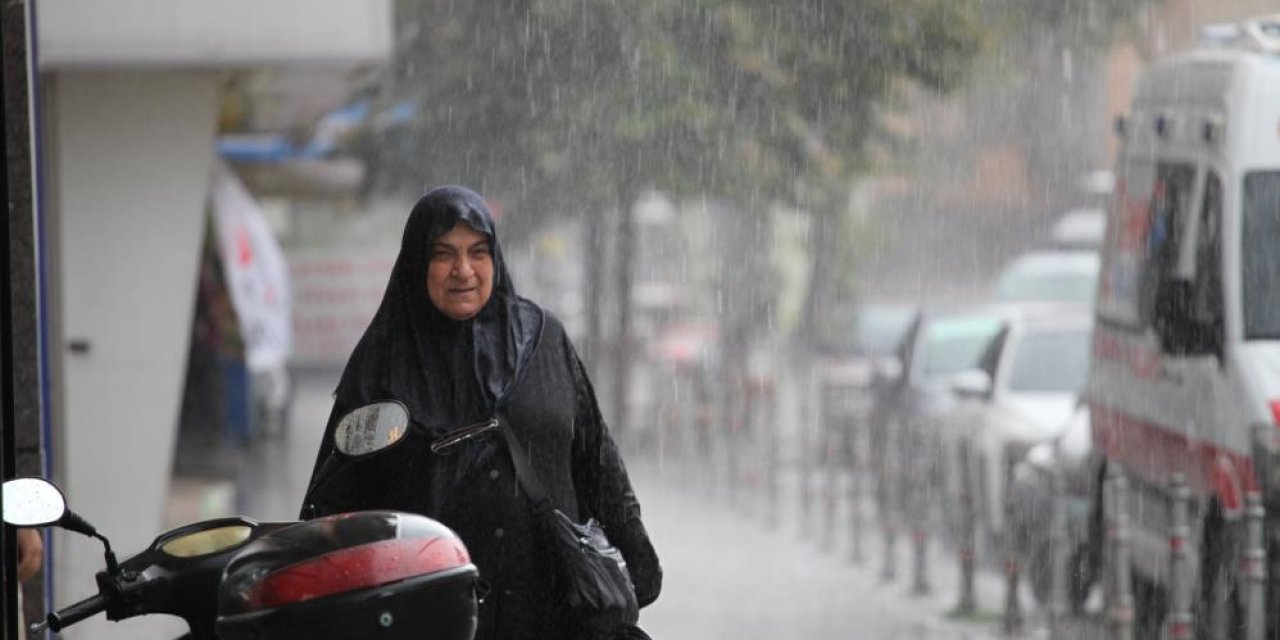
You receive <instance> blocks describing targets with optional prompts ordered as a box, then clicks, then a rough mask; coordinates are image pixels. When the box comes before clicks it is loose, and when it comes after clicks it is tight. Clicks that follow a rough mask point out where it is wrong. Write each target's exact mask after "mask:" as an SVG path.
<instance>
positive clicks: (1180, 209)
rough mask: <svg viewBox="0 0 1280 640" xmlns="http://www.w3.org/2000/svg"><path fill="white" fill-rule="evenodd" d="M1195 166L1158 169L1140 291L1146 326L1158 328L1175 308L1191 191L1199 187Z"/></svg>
mask: <svg viewBox="0 0 1280 640" xmlns="http://www.w3.org/2000/svg"><path fill="white" fill-rule="evenodd" d="M1195 175H1196V172H1195V168H1194V167H1192V166H1191V165H1173V164H1160V165H1159V166H1158V167H1157V169H1156V183H1155V189H1154V192H1153V193H1152V197H1151V209H1150V218H1149V220H1148V223H1149V227H1148V230H1147V241H1146V246H1145V247H1144V251H1143V253H1144V256H1145V260H1144V261H1143V262H1144V263H1145V268H1144V269H1143V274H1142V285H1141V290H1140V296H1141V297H1140V304H1141V307H1140V310H1141V318H1142V320H1143V321H1144V322H1143V324H1148V325H1150V324H1154V323H1155V322H1156V321H1159V320H1160V319H1161V317H1162V316H1163V315H1164V314H1166V313H1168V309H1165V308H1164V307H1165V306H1167V305H1169V304H1175V303H1176V300H1174V299H1173V297H1172V296H1170V295H1168V294H1169V285H1170V284H1171V282H1172V281H1173V279H1174V278H1173V277H1174V275H1175V269H1176V267H1177V256H1178V244H1179V242H1180V240H1181V238H1182V229H1183V226H1184V225H1185V224H1186V222H1187V217H1188V216H1187V210H1188V207H1189V206H1190V204H1191V202H1190V201H1191V190H1192V187H1193V185H1194V183H1195Z"/></svg>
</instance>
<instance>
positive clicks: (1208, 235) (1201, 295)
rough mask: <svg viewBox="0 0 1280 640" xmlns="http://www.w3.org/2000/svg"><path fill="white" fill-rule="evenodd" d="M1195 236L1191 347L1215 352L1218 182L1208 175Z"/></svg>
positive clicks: (1218, 336)
mask: <svg viewBox="0 0 1280 640" xmlns="http://www.w3.org/2000/svg"><path fill="white" fill-rule="evenodd" d="M1199 222H1200V224H1199V229H1198V230H1197V232H1196V281H1195V286H1194V288H1193V289H1192V298H1191V316H1192V321H1193V322H1194V324H1195V326H1196V330H1197V331H1200V332H1202V334H1203V335H1201V336H1199V337H1198V338H1197V339H1196V340H1195V343H1196V344H1198V345H1200V346H1201V347H1202V348H1203V349H1204V350H1206V351H1211V352H1217V351H1218V350H1219V349H1220V348H1221V345H1222V316H1223V312H1222V181H1221V180H1219V178H1218V174H1216V173H1212V172H1210V173H1209V176H1208V178H1207V179H1206V181H1205V185H1204V203H1203V205H1202V206H1201V207H1200V221H1199Z"/></svg>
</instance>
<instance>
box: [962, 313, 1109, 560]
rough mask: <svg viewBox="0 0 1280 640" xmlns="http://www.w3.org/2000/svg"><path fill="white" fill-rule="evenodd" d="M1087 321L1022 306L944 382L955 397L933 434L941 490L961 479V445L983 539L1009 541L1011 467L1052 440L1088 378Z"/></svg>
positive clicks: (1085, 315) (1082, 315)
mask: <svg viewBox="0 0 1280 640" xmlns="http://www.w3.org/2000/svg"><path fill="white" fill-rule="evenodd" d="M1091 322H1092V319H1091V316H1090V314H1089V313H1088V310H1087V309H1085V308H1083V307H1080V306H1075V305H1069V306H1063V305H1034V306H1026V307H1021V308H1019V309H1018V310H1017V311H1014V312H1009V313H1007V314H1006V317H1005V319H1004V322H1003V325H1002V328H1001V330H1000V332H999V335H998V336H996V337H995V339H993V340H992V341H991V342H990V344H989V345H988V347H987V349H986V351H985V352H984V353H983V354H982V357H981V358H980V359H979V360H978V361H977V363H976V365H975V366H974V367H973V368H971V369H970V370H968V371H964V372H961V373H959V374H957V375H955V376H953V377H952V378H951V383H952V389H953V390H954V392H955V398H956V399H955V401H954V403H953V405H952V407H951V408H950V410H949V411H948V412H947V414H946V416H944V417H943V418H942V419H941V422H942V425H941V427H940V428H939V429H938V432H939V434H940V436H941V440H942V452H943V461H944V462H943V463H942V464H941V465H940V466H941V467H942V472H943V473H944V474H945V475H946V477H947V478H948V482H947V483H946V486H947V487H948V490H950V491H953V492H956V493H957V494H958V492H959V491H960V490H961V486H962V485H961V483H962V482H964V481H965V479H964V478H963V476H962V473H961V462H960V455H961V454H960V448H961V447H968V448H969V451H970V452H971V455H972V457H971V458H970V460H971V464H970V465H969V471H970V473H971V475H970V476H969V480H968V482H969V483H970V484H969V485H968V486H970V487H972V488H974V490H975V493H974V495H975V497H976V501H975V509H976V511H977V516H978V523H979V524H978V526H979V531H980V532H981V533H982V534H983V535H982V536H981V537H982V539H985V540H987V541H989V542H991V543H993V544H996V545H1000V544H1003V543H1004V542H1005V541H1007V540H1008V538H1007V537H1005V536H1006V527H1005V524H1006V523H1005V513H1004V506H1005V497H1006V496H1005V490H1006V487H1007V482H1008V480H1009V478H1010V473H1011V471H1012V465H1013V463H1015V462H1017V461H1019V460H1021V459H1022V458H1023V456H1024V455H1025V454H1026V452H1027V450H1028V449H1030V448H1031V447H1033V446H1035V445H1037V444H1039V443H1042V442H1047V441H1049V440H1052V439H1053V438H1054V437H1056V436H1057V435H1058V434H1059V433H1060V432H1061V431H1062V429H1063V428H1064V426H1065V425H1066V424H1067V422H1068V419H1069V418H1070V417H1071V413H1072V410H1073V408H1074V406H1075V404H1076V396H1077V394H1078V393H1079V392H1080V390H1081V388H1082V387H1083V386H1084V383H1085V378H1086V376H1087V374H1088V363H1089V335H1090V330H1091ZM944 504H952V505H954V504H959V502H958V501H953V500H948V501H945V502H944ZM958 521H959V520H958V518H956V517H954V514H952V517H948V522H950V523H952V524H954V523H956V522H958Z"/></svg>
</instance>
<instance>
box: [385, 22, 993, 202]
mask: <svg viewBox="0 0 1280 640" xmlns="http://www.w3.org/2000/svg"><path fill="white" fill-rule="evenodd" d="M976 1H977V0H973V2H966V1H964V0H960V1H957V0H905V1H904V0H860V1H856V2H855V1H848V0H800V1H798V2H788V3H776V2H771V1H768V0H737V1H731V0H645V1H638V2H620V1H617V0H470V1H468V2H460V1H458V0H401V2H400V3H399V4H398V5H397V21H398V23H399V25H400V34H399V46H398V53H397V60H396V63H395V68H394V70H393V72H392V74H391V78H390V79H389V82H388V83H387V84H386V86H385V87H384V94H383V96H382V97H383V99H384V100H387V101H389V102H390V101H397V100H402V99H410V100H413V101H414V102H415V103H416V104H417V105H418V108H419V111H418V113H419V116H418V118H417V119H416V120H415V121H414V122H412V123H411V124H410V125H409V126H408V127H407V128H403V129H399V130H392V131H389V132H388V135H387V136H385V137H382V138H380V139H377V140H376V141H375V142H376V144H375V145H374V150H375V151H376V152H377V156H378V164H379V169H380V175H382V176H385V178H387V179H388V180H389V184H390V185H393V186H395V187H400V188H406V187H407V188H410V189H418V188H420V187H421V185H423V184H425V183H432V182H444V181H465V182H468V183H470V184H478V185H479V186H480V187H481V188H482V189H484V190H485V191H486V192H487V193H495V194H501V195H502V196H503V197H504V198H505V199H507V200H508V201H510V202H512V203H520V204H521V205H524V206H533V205H532V203H547V204H548V205H549V204H550V203H551V202H556V203H557V204H558V205H561V206H564V205H566V204H568V205H570V206H571V205H572V203H573V202H574V201H581V200H582V199H583V198H584V197H587V198H589V197H592V196H593V195H594V196H595V197H608V196H609V195H611V194H612V190H614V189H616V188H617V186H618V185H619V184H620V183H630V184H633V185H635V186H642V187H652V188H657V189H660V190H663V191H667V192H670V193H673V194H676V195H680V194H688V193H699V194H701V193H710V194H712V195H716V196H724V197H728V198H730V199H742V198H743V195H742V194H747V193H752V194H756V195H755V196H753V197H758V198H761V199H763V200H767V201H775V200H781V201H789V202H797V201H799V197H798V189H797V180H799V179H802V178H805V177H806V176H810V175H814V176H821V177H823V178H824V179H832V180H843V179H846V178H847V177H848V176H850V175H854V174H857V173H858V172H860V171H863V170H865V168H866V159H865V153H866V150H867V146H868V144H869V143H870V142H871V141H873V140H874V138H875V136H876V134H877V132H878V130H879V122H878V118H877V108H878V107H879V106H880V105H882V104H883V102H884V100H885V99H886V98H887V97H888V95H889V94H890V93H891V92H892V91H893V89H894V86H895V83H897V82H900V81H901V80H902V79H904V78H905V79H908V80H913V81H917V82H919V83H921V84H923V85H925V86H928V87H931V88H937V89H946V88H949V87H951V86H954V85H955V84H956V83H957V82H958V81H959V80H960V79H961V78H963V77H964V70H965V68H966V67H967V65H968V62H969V60H970V59H971V58H972V56H973V55H974V54H975V53H976V52H977V50H978V49H979V44H980V36H981V33H980V29H979V25H978V23H977V18H978V13H979V12H978V11H977V8H976V5H975V2H976ZM602 190H603V192H604V193H603V194H601V193H600V192H601V191H602ZM544 206H545V205H544Z"/></svg>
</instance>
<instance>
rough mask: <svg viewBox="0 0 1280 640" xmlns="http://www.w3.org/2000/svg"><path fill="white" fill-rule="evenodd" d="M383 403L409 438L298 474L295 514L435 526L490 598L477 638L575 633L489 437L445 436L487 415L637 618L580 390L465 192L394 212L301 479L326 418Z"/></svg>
mask: <svg viewBox="0 0 1280 640" xmlns="http://www.w3.org/2000/svg"><path fill="white" fill-rule="evenodd" d="M386 399H393V400H398V401H399V402H401V403H403V404H404V405H405V406H406V407H407V408H408V410H409V414H410V417H411V421H412V427H411V429H410V433H411V436H410V437H408V438H406V439H405V440H404V441H402V442H401V443H400V444H398V445H397V446H396V447H394V448H392V449H389V450H386V451H384V452H381V453H379V454H377V455H374V456H371V457H370V459H367V460H366V459H355V460H349V461H347V462H345V463H343V464H342V466H341V467H339V468H338V470H337V471H336V472H335V473H327V472H326V474H325V478H324V479H318V478H316V476H315V475H314V474H313V477H312V486H311V487H310V488H309V489H308V491H307V495H306V498H305V499H304V512H309V515H311V514H314V515H324V514H328V513H336V512H342V511H353V510H359V509H395V510H401V511H409V512H415V513H421V514H423V515H427V516H430V517H432V518H436V519H438V520H440V521H441V522H444V523H445V524H447V525H449V526H450V527H452V528H453V529H454V530H455V531H456V532H457V533H458V534H459V536H461V537H462V539H463V541H464V542H465V543H466V545H467V547H468V549H469V550H470V552H471V556H472V560H473V561H474V562H475V564H476V566H477V567H478V568H479V570H480V575H481V578H482V579H483V580H485V581H486V582H487V583H488V584H489V585H490V587H491V589H490V592H489V594H488V596H487V597H486V598H485V599H484V600H483V602H482V603H481V605H480V613H479V616H480V619H479V630H478V632H477V635H476V637H477V638H478V639H481V640H488V639H501V640H515V639H520V638H529V639H535V638H536V639H561V638H575V637H589V633H588V632H587V631H586V630H585V629H584V628H583V627H582V625H581V624H579V623H580V621H579V620H576V619H575V616H574V614H573V612H572V610H571V609H570V608H569V607H568V605H567V604H566V603H565V602H564V601H563V598H562V597H560V596H559V595H558V593H557V591H556V585H555V576H556V567H555V566H553V565H552V562H553V558H554V556H552V555H551V554H549V553H548V552H547V546H546V541H544V540H543V539H542V537H541V533H540V529H539V525H538V523H537V521H536V519H535V517H534V513H533V511H532V509H531V505H530V501H529V499H528V498H527V496H526V495H525V493H524V492H523V491H521V490H520V488H519V485H518V481H517V477H516V473H515V471H514V467H513V462H512V458H511V456H510V454H509V452H508V451H507V446H506V442H505V440H504V438H503V437H502V435H501V434H500V433H499V432H497V431H489V432H487V433H486V434H485V435H484V436H483V437H479V438H467V439H458V438H456V437H453V435H454V434H457V433H460V431H459V429H464V430H465V429H466V428H467V427H468V426H472V425H477V424H484V423H486V422H488V421H489V419H490V418H491V417H494V416H496V415H502V416H504V417H505V418H506V421H507V422H508V423H509V424H510V425H511V428H512V430H513V431H514V433H515V436H516V439H517V441H519V442H520V443H521V445H522V448H523V449H524V451H525V453H526V454H527V457H528V460H529V464H530V465H531V467H532V468H533V470H534V471H535V473H536V475H537V477H538V478H539V479H540V481H541V484H542V485H543V487H544V488H545V492H546V494H547V495H548V496H549V497H550V498H551V501H552V503H553V504H554V505H555V506H556V507H557V508H559V509H560V510H561V511H563V512H564V513H565V514H567V515H568V516H570V517H571V518H574V519H575V520H576V521H578V522H582V521H585V520H586V519H587V518H589V517H594V518H596V519H597V520H599V521H600V523H601V524H602V525H603V528H604V530H605V532H606V533H607V535H608V537H609V539H610V541H611V542H612V543H613V544H614V545H615V546H616V547H617V548H618V549H619V550H620V551H621V552H622V555H623V557H624V558H625V560H626V562H627V566H628V569H629V571H630V574H631V578H632V581H633V583H634V585H635V592H636V597H637V601H638V602H639V604H640V606H644V605H647V604H649V603H650V602H652V601H653V600H654V599H656V598H657V596H658V592H659V590H660V588H661V583H662V570H661V568H660V566H659V564H658V558H657V555H656V554H655V552H654V550H653V546H652V545H651V544H650V542H649V537H648V534H647V533H646V531H645V527H644V525H643V523H642V522H641V520H640V505H639V503H638V502H637V500H636V496H635V493H634V491H633V490H632V488H631V482H630V480H629V478H628V476H627V471H626V468H625V466H624V465H623V461H622V458H621V457H620V455H619V453H618V449H617V447H616V446H615V445H614V442H613V440H612V438H611V437H610V435H609V431H608V429H607V427H606V426H605V424H604V421H603V419H602V418H601V415H600V410H599V407H598V406H597V404H596V399H595V394H594V391H593V390H592V387H591V382H590V381H589V380H588V378H587V375H586V372H585V371H584V369H583V366H582V363H581V361H580V360H579V359H578V356H577V354H576V352H575V351H574V348H573V345H572V344H571V343H570V341H569V339H568V337H567V336H566V335H565V331H564V327H563V326H562V325H561V324H560V322H559V321H558V320H557V319H556V318H555V317H554V316H552V315H551V314H550V313H548V312H546V311H545V310H543V309H542V308H541V307H539V306H538V305H536V304H534V303H533V302H530V301H528V300H525V299H524V298H521V297H519V296H518V295H516V292H515V287H514V286H513V284H512V282H511V277H510V275H509V274H508V273H507V269H506V265H505V263H504V262H503V258H502V249H501V247H500V245H499V243H498V238H497V234H496V231H495V229H494V222H493V217H492V215H491V214H490V212H489V209H488V207H487V206H486V205H485V202H484V200H483V198H481V197H480V196H479V195H478V194H476V193H475V192H473V191H470V190H468V189H465V188H462V187H456V186H446V187H439V188H436V189H433V190H431V191H429V192H428V193H427V194H426V195H424V196H423V197H422V198H421V199H420V200H419V201H418V203H417V204H416V205H415V206H414V208H413V211H412V212H411V213H410V214H409V219H408V221H407V222H406V224H405V229H404V236H403V239H402V243H401V246H400V254H399V256H398V257H397V258H396V262H395V266H394V268H393V269H392V273H391V278H390V281H389V283H388V285H387V289H386V293H385V294H384V296H383V299H382V304H381V306H380V307H379V308H378V311H377V313H376V314H375V316H374V318H373V321H372V322H371V323H370V325H369V327H368V329H367V330H366V331H365V333H364V336H363V337H362V338H361V340H360V342H359V344H358V345H357V346H356V348H355V351H354V352H353V353H352V354H351V359H350V360H349V361H348V362H347V366H346V368H345V369H344V371H343V373H342V379H341V381H340V382H339V384H338V389H337V393H336V397H335V400H334V406H333V411H332V414H331V416H330V419H329V425H328V429H327V431H326V434H325V438H324V440H323V441H322V443H321V445H320V451H319V455H318V457H317V459H316V470H317V471H318V470H319V469H320V468H321V467H322V465H323V464H324V462H325V461H326V460H329V459H330V455H331V452H332V438H331V435H332V433H333V429H334V427H335V424H336V422H337V421H338V419H339V418H340V417H341V416H343V415H344V414H345V413H347V412H348V411H350V410H351V409H354V408H357V407H360V406H363V405H365V404H368V403H371V402H375V401H379V400H386ZM433 443H435V444H436V451H434V452H433V451H432V444H433ZM318 480H320V483H319V484H317V481H318Z"/></svg>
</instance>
